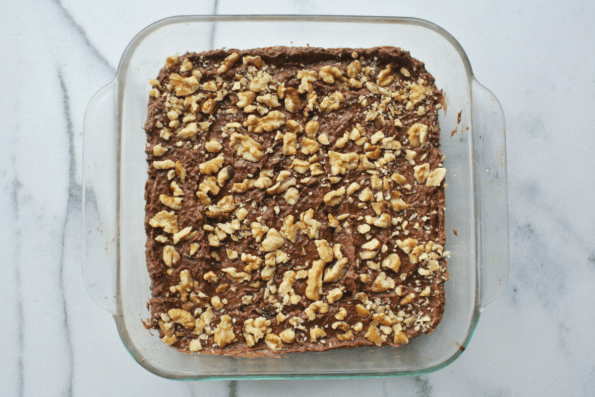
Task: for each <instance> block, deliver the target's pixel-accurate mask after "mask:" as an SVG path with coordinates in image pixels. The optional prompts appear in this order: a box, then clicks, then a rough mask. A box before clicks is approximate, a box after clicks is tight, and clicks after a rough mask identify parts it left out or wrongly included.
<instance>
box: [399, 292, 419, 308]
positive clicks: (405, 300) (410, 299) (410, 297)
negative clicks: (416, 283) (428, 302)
mask: <svg viewBox="0 0 595 397" xmlns="http://www.w3.org/2000/svg"><path fill="white" fill-rule="evenodd" d="M414 299H415V294H414V293H409V294H407V296H406V297H404V298H403V299H401V301H400V302H399V305H401V306H405V305H408V304H410V303H411V302H413V300H414Z"/></svg>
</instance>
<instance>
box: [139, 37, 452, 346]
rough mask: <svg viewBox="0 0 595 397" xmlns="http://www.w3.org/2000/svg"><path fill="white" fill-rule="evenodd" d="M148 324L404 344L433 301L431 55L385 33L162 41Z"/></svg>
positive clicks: (439, 289) (420, 329) (440, 234)
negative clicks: (177, 44)
mask: <svg viewBox="0 0 595 397" xmlns="http://www.w3.org/2000/svg"><path fill="white" fill-rule="evenodd" d="M149 83H150V84H151V85H152V89H151V91H150V100H149V109H148V117H147V122H146V124H145V127H144V128H145V130H146V133H147V142H148V145H147V162H148V166H149V167H148V168H149V169H148V180H147V183H146V192H145V199H146V222H145V227H146V233H147V244H146V257H147V268H148V271H149V275H150V277H151V280H152V285H151V290H152V298H151V300H150V302H149V307H150V310H151V314H152V315H151V318H150V319H149V320H148V321H147V324H146V326H147V327H148V328H154V329H156V330H158V332H159V336H160V338H162V340H163V342H165V343H166V344H168V345H170V346H172V347H175V348H177V349H179V350H182V351H190V352H195V351H201V352H202V353H210V354H221V355H248V356H263V355H278V354H283V353H289V352H305V351H323V350H327V349H336V348H348V347H349V348H352V347H358V346H374V345H375V346H402V345H405V344H407V343H408V342H409V341H410V340H411V339H412V338H413V337H415V336H418V335H420V334H422V333H425V334H427V333H430V332H432V331H433V330H434V329H435V328H436V326H438V323H439V322H440V320H441V318H442V315H443V312H444V302H445V300H444V286H443V283H444V282H445V281H446V280H448V271H447V262H446V259H445V256H447V255H448V253H447V252H446V251H444V248H443V246H444V244H445V238H446V237H445V230H444V206H445V197H444V188H445V186H444V185H445V182H444V176H445V173H446V170H445V168H443V165H442V162H443V160H444V158H443V156H442V152H441V151H440V143H439V138H440V127H439V124H438V116H437V111H438V109H440V108H441V107H442V106H443V95H442V92H441V91H440V90H438V89H437V88H436V86H435V83H434V78H433V77H432V76H431V75H430V74H429V73H428V72H427V71H426V69H425V67H424V64H423V63H422V62H420V61H418V60H416V59H414V58H412V57H411V56H410V54H409V53H408V52H406V51H403V50H401V49H399V48H394V47H378V48H369V49H347V48H340V49H323V48H310V47H308V48H288V47H271V48H261V49H253V50H244V51H240V50H233V49H232V50H215V51H208V52H203V53H188V54H186V55H183V56H178V55H174V56H171V57H168V58H167V60H166V66H165V67H164V68H163V69H162V70H161V71H160V73H159V76H158V77H157V79H154V80H151V81H150V82H149Z"/></svg>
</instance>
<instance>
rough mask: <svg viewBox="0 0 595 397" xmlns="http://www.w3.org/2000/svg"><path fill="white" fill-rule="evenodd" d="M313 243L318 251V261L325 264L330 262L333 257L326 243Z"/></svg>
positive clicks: (318, 241)
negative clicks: (320, 260)
mask: <svg viewBox="0 0 595 397" xmlns="http://www.w3.org/2000/svg"><path fill="white" fill-rule="evenodd" d="M314 243H315V244H316V249H317V251H318V255H319V256H320V259H322V260H323V261H325V262H332V261H333V257H334V255H333V250H332V249H331V247H330V245H329V243H328V241H326V240H315V241H314Z"/></svg>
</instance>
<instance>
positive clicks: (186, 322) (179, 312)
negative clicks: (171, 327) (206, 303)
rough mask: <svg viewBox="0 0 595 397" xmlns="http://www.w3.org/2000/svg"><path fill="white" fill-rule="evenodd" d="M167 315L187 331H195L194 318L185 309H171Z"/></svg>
mask: <svg viewBox="0 0 595 397" xmlns="http://www.w3.org/2000/svg"><path fill="white" fill-rule="evenodd" d="M167 314H168V315H169V317H171V319H172V321H173V322H175V323H176V324H180V325H182V326H183V327H184V328H186V329H190V330H191V329H194V317H193V316H192V314H190V312H188V311H186V310H183V309H169V310H168V311H167Z"/></svg>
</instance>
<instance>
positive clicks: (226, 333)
mask: <svg viewBox="0 0 595 397" xmlns="http://www.w3.org/2000/svg"><path fill="white" fill-rule="evenodd" d="M213 335H214V336H213V339H214V341H215V343H216V344H217V345H218V346H219V347H220V348H224V347H225V346H227V345H229V344H230V343H232V342H234V341H235V340H236V336H235V334H234V333H233V324H232V322H231V317H229V316H228V315H227V314H225V315H223V316H221V322H220V323H219V325H218V326H217V328H216V329H215V332H214V333H213Z"/></svg>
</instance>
